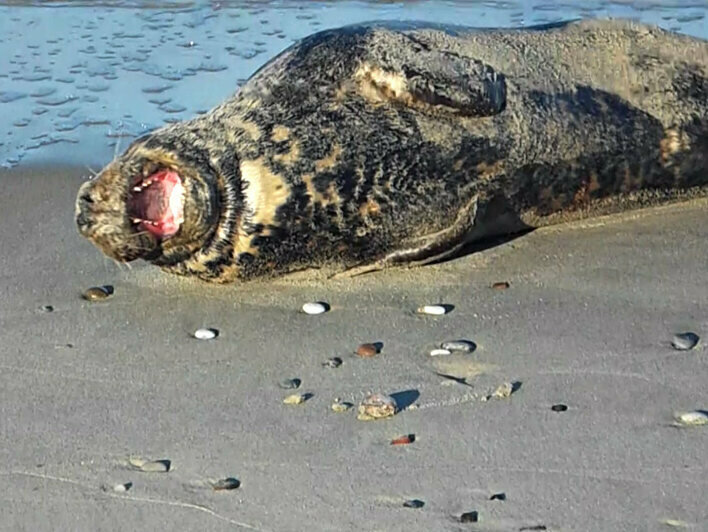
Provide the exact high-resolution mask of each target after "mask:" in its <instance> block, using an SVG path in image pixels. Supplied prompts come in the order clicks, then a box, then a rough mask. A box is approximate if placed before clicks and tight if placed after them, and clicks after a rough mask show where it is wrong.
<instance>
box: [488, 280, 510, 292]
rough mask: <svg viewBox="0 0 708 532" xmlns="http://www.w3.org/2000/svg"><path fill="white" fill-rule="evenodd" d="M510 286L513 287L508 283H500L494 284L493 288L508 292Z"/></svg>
mask: <svg viewBox="0 0 708 532" xmlns="http://www.w3.org/2000/svg"><path fill="white" fill-rule="evenodd" d="M509 286H511V285H510V283H509V282H508V281H500V282H498V283H494V284H493V285H492V288H494V290H506V289H507V288H509Z"/></svg>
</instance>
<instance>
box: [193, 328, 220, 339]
mask: <svg viewBox="0 0 708 532" xmlns="http://www.w3.org/2000/svg"><path fill="white" fill-rule="evenodd" d="M218 334H219V333H218V331H217V330H216V329H197V330H196V331H194V337H195V338H196V339H197V340H213V339H214V338H216V337H217V335H218Z"/></svg>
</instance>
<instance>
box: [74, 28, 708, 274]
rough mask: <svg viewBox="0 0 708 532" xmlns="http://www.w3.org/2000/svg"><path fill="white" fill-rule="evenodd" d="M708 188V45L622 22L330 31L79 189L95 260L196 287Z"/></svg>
mask: <svg viewBox="0 0 708 532" xmlns="http://www.w3.org/2000/svg"><path fill="white" fill-rule="evenodd" d="M706 193H708V42H707V41H704V40H700V39H696V38H691V37H688V36H683V35H678V34H674V33H671V32H667V31H664V30H661V29H659V28H656V27H651V26H645V25H640V24H638V23H634V22H627V21H603V20H589V21H574V22H567V23H561V24H555V25H546V26H540V27H535V28H529V29H472V28H464V27H451V26H437V25H431V24H424V23H417V22H411V23H393V24H391V23H370V24H364V25H357V26H348V27H344V28H340V29H335V30H328V31H323V32H320V33H317V34H314V35H311V36H309V37H307V38H305V39H303V40H302V41H300V42H298V43H296V44H294V45H293V46H291V47H290V48H288V49H287V50H285V51H284V52H282V53H281V54H280V55H278V56H277V57H275V58H274V59H272V60H271V61H269V62H268V63H266V64H265V65H264V66H263V67H261V69H259V70H258V71H257V72H256V73H255V74H254V75H253V76H252V77H251V78H250V79H249V80H248V81H247V82H246V83H245V84H244V86H243V87H241V89H240V90H239V91H237V92H236V94H234V95H233V96H232V97H231V98H229V99H227V100H226V101H225V102H224V103H222V104H221V105H219V106H217V107H216V108H214V109H213V110H212V111H210V112H209V113H207V114H205V115H203V116H199V117H197V118H195V119H192V120H188V121H185V122H181V123H177V124H172V125H168V126H166V127H163V128H161V129H158V130H156V131H154V132H152V133H150V134H148V135H146V136H144V137H142V138H139V139H136V140H135V141H134V142H133V143H132V144H131V145H130V146H129V147H128V148H127V150H126V151H125V153H123V154H122V155H120V156H118V157H117V158H116V159H115V160H113V161H112V162H110V163H109V164H108V165H107V166H106V167H105V168H104V169H103V170H102V171H101V172H100V173H99V175H98V176H97V177H96V178H94V179H92V180H90V181H88V182H86V183H84V184H83V185H82V186H81V188H80V190H79V192H78V198H77V203H76V223H77V224H78V228H79V231H80V233H81V234H83V235H84V236H86V237H87V238H89V239H90V240H91V241H92V242H93V243H94V244H95V245H96V246H98V247H99V248H100V249H101V250H102V251H103V252H104V253H105V254H106V255H108V256H109V257H112V258H113V259H115V260H118V261H132V260H135V259H139V258H140V259H145V260H147V261H150V262H152V263H154V264H156V265H158V266H160V267H161V268H162V269H164V270H166V271H168V272H173V273H177V274H182V275H192V276H197V277H199V278H201V279H204V280H207V281H215V282H222V283H225V282H231V281H245V280H249V279H253V278H257V277H268V276H277V275H282V274H285V273H288V272H293V271H296V270H300V269H307V268H325V267H331V268H332V271H334V272H339V273H341V274H343V275H356V274H359V273H364V272H368V271H373V270H379V269H383V268H387V267H390V266H397V265H419V264H426V263H429V262H431V261H438V260H441V259H445V258H446V257H450V256H453V255H454V254H456V253H459V251H460V249H462V248H463V247H464V246H466V245H467V244H469V243H470V242H474V241H475V240H478V239H480V238H484V237H489V236H496V235H502V234H506V233H511V232H514V231H518V230H520V229H523V228H525V227H538V226H541V225H546V224H550V223H558V222H562V221H565V220H572V219H576V218H582V217H588V216H593V215H599V214H606V213H610V212H616V211H620V210H626V209H629V208H637V207H642V206H646V205H654V204H658V203H665V202H669V201H676V200H679V199H682V198H688V197H695V196H699V195H705V194H706Z"/></svg>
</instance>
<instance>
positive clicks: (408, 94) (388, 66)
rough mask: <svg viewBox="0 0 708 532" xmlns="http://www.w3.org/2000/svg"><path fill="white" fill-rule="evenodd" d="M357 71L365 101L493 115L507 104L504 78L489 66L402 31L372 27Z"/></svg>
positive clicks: (467, 114) (459, 112)
mask: <svg viewBox="0 0 708 532" xmlns="http://www.w3.org/2000/svg"><path fill="white" fill-rule="evenodd" d="M370 38H371V39H372V41H373V43H372V45H371V47H370V52H369V53H368V54H367V56H366V57H365V58H364V60H363V62H362V63H361V65H360V67H359V68H358V70H357V71H356V73H355V76H354V77H355V79H356V80H357V81H358V82H359V86H360V91H361V93H362V94H363V95H364V96H365V97H366V98H367V99H370V100H371V99H378V100H379V101H382V100H397V101H400V102H402V103H404V104H406V105H410V106H416V107H418V106H421V104H422V107H429V106H431V107H435V108H438V109H440V108H443V109H445V108H447V109H448V110H450V111H453V112H457V113H458V114H461V115H465V116H479V117H483V116H492V115H496V114H499V113H501V112H502V111H503V110H504V109H505V107H506V80H505V78H504V75H503V74H501V73H499V72H496V71H495V70H494V69H493V68H492V67H491V66H490V65H487V64H485V63H484V62H482V61H479V60H477V59H473V58H470V57H465V56H461V55H459V54H457V53H455V52H452V51H446V50H434V49H432V48H431V47H428V46H427V45H426V44H425V43H424V42H422V41H420V40H419V39H418V38H415V39H414V38H413V37H411V36H409V35H407V34H405V33H396V32H389V31H376V32H374V33H373V35H371V37H370Z"/></svg>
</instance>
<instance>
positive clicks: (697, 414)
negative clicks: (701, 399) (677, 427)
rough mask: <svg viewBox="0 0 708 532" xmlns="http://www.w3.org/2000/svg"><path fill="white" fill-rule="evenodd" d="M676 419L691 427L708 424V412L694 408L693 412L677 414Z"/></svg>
mask: <svg viewBox="0 0 708 532" xmlns="http://www.w3.org/2000/svg"><path fill="white" fill-rule="evenodd" d="M676 421H678V422H679V423H681V424H682V425H687V426H691V427H696V426H698V425H706V424H708V413H706V412H703V411H701V410H694V411H692V412H683V413H681V414H677V415H676Z"/></svg>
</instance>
